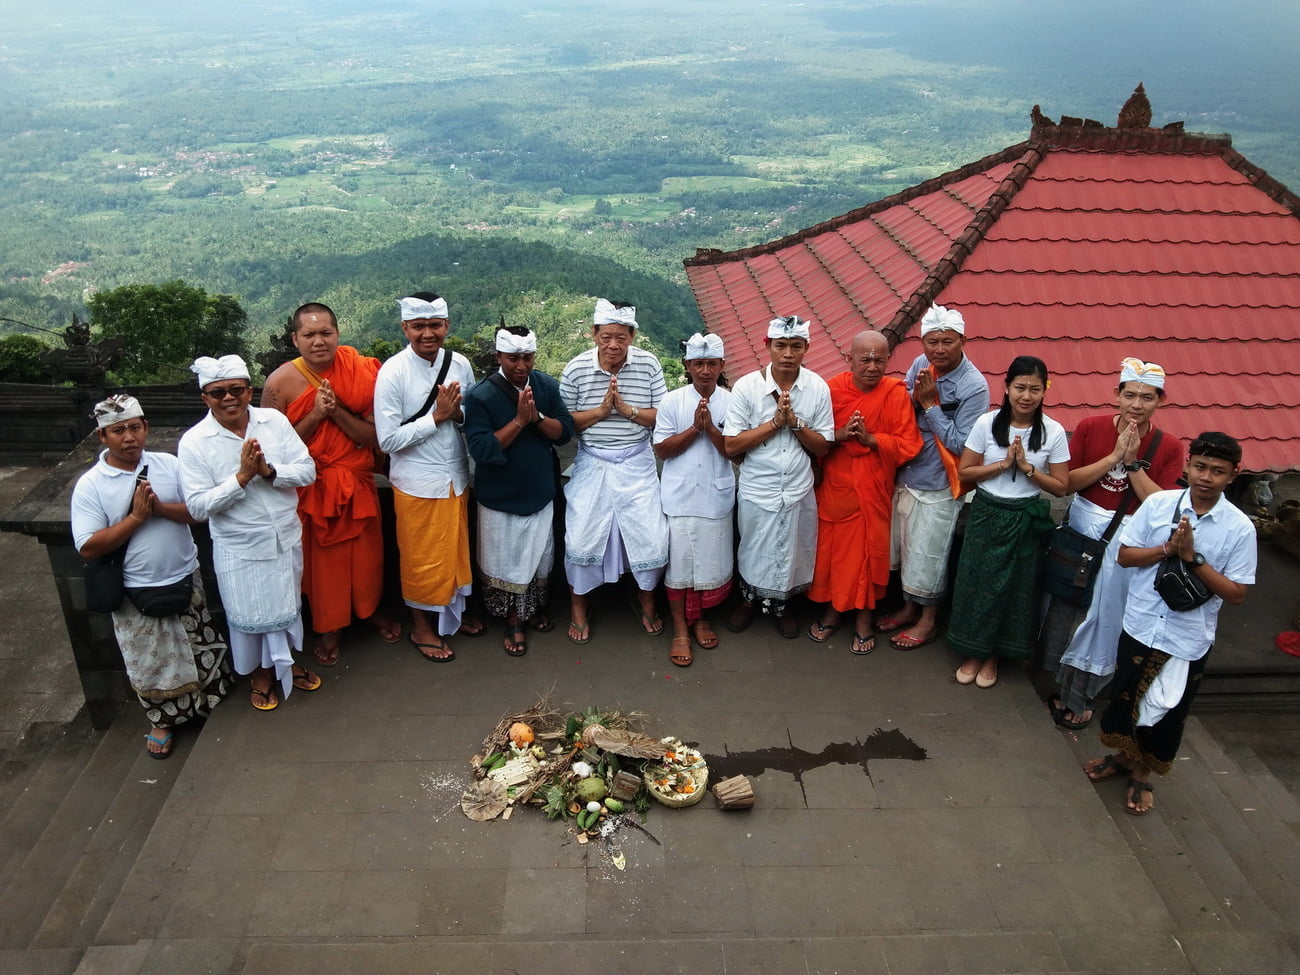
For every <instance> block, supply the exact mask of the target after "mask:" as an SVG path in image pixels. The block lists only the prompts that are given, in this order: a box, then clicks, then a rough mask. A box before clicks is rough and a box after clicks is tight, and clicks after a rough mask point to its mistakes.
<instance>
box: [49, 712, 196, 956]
mask: <svg viewBox="0 0 1300 975" xmlns="http://www.w3.org/2000/svg"><path fill="white" fill-rule="evenodd" d="M124 723H125V724H129V723H130V716H128V717H126V718H125V719H123V720H120V721H118V722H117V724H124ZM115 726H116V725H115ZM135 730H136V732H137V734H136V736H135V737H134V738H128V741H127V744H126V746H125V757H126V758H131V757H132V756H134V757H133V761H131V762H130V763H129V764H128V765H127V770H126V773H125V776H124V777H123V779H122V780H121V785H120V788H119V789H118V791H117V794H116V795H115V796H114V797H113V800H112V802H111V803H110V804H109V806H108V808H107V810H106V811H105V813H104V817H103V819H102V821H101V822H100V823H99V825H98V827H96V829H95V831H94V835H93V836H92V837H91V838H90V842H89V843H88V844H87V846H86V849H85V852H84V853H83V854H82V855H81V857H80V858H79V859H78V860H77V862H76V865H75V866H74V867H73V869H72V872H71V873H70V874H69V875H68V878H67V882H66V883H65V884H64V887H63V889H62V890H61V891H60V892H59V895H58V897H57V898H56V899H55V901H54V903H53V904H52V905H51V907H50V910H49V912H48V913H47V914H46V916H45V919H44V921H43V922H42V923H41V927H40V929H39V930H38V931H37V933H36V936H35V937H34V938H33V940H32V947H34V948H70V947H76V946H78V945H82V946H84V945H88V944H92V943H94V940H95V935H96V934H97V933H98V932H99V929H100V927H102V925H103V923H104V919H105V918H106V917H107V916H108V913H109V911H110V910H112V908H113V904H114V902H115V901H116V899H117V895H118V894H119V893H120V892H121V890H122V885H123V884H124V883H125V882H126V878H127V877H128V876H129V875H130V873H131V870H132V868H133V867H134V866H135V862H136V858H137V857H138V856H139V855H140V850H141V849H142V848H143V847H144V844H145V841H146V840H147V839H148V837H149V834H150V832H151V831H152V830H153V827H154V824H155V823H156V822H157V820H158V815H159V813H161V812H162V809H163V806H164V805H165V804H166V801H167V798H168V796H169V795H170V794H171V789H172V785H173V784H174V783H175V782H176V780H177V778H178V776H179V775H180V771H181V769H182V767H183V764H184V761H185V756H186V755H187V753H188V751H189V747H190V745H191V744H192V742H191V741H189V740H187V739H189V738H190V737H191V736H190V735H182V736H178V738H177V739H176V744H175V745H174V750H173V754H172V757H171V758H170V759H168V760H166V761H163V762H159V761H155V760H153V759H151V758H149V757H148V756H147V755H146V754H145V750H144V748H143V746H142V745H139V746H137V745H136V741H137V740H138V738H139V732H141V731H142V730H143V729H142V728H136V729H135ZM117 747H119V748H121V747H123V746H121V745H120V744H119V745H118V746H117Z"/></svg>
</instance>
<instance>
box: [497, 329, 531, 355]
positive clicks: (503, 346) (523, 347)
mask: <svg viewBox="0 0 1300 975" xmlns="http://www.w3.org/2000/svg"><path fill="white" fill-rule="evenodd" d="M497 351H498V352H504V353H506V354H507V355H528V354H529V353H530V352H536V351H537V333H536V332H529V333H528V334H527V335H516V334H515V333H514V332H509V331H506V329H504V328H499V329H497Z"/></svg>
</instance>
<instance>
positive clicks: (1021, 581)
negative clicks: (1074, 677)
mask: <svg viewBox="0 0 1300 975" xmlns="http://www.w3.org/2000/svg"><path fill="white" fill-rule="evenodd" d="M1050 511H1051V506H1050V505H1049V503H1048V501H1047V499H1046V498H1044V497H1042V496H1041V495H1040V496H1038V497H1033V498H1001V497H998V496H997V495H996V494H991V493H990V492H988V491H985V490H984V489H983V488H979V489H977V490H976V492H975V500H974V501H973V502H972V503H971V506H970V513H969V516H968V517H967V519H966V534H965V538H964V540H963V542H962V548H961V559H960V561H959V562H958V563H957V579H956V581H955V582H954V583H953V587H952V623H951V625H950V626H949V628H948V643H949V645H951V646H952V648H953V649H954V650H956V651H957V652H958V653H960V654H961V655H962V656H965V657H978V658H980V659H981V660H983V659H987V658H989V657H991V656H998V657H1001V658H1003V659H1007V660H1026V659H1028V657H1029V653H1030V650H1031V649H1032V648H1033V644H1034V631H1035V629H1036V623H1037V619H1038V598H1039V593H1038V563H1039V560H1040V559H1041V558H1042V557H1043V553H1044V551H1045V550H1046V548H1047V540H1048V537H1049V535H1050V533H1051V531H1052V519H1051V514H1050Z"/></svg>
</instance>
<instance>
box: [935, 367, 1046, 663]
mask: <svg viewBox="0 0 1300 975" xmlns="http://www.w3.org/2000/svg"><path fill="white" fill-rule="evenodd" d="M1047 386H1048V381H1047V366H1046V365H1044V364H1043V361H1042V360H1041V359H1037V358H1035V357H1033V356H1020V357H1018V358H1017V359H1015V361H1013V362H1012V363H1011V367H1010V368H1009V369H1007V379H1006V393H1005V395H1004V396H1003V397H1002V407H1001V408H1000V409H998V410H994V411H992V412H990V413H985V414H984V415H983V416H981V417H980V418H979V419H978V420H976V421H975V426H974V427H973V428H972V429H971V433H970V436H969V437H968V438H967V439H966V446H965V449H963V450H962V455H961V464H960V467H959V470H960V473H961V478H962V480H963V481H975V482H977V483H978V485H979V487H978V488H977V489H976V491H975V500H974V501H973V502H972V504H971V507H970V513H969V517H968V518H967V520H966V534H965V539H964V541H963V542H962V550H961V559H960V560H959V562H958V563H957V579H956V582H955V583H954V585H953V600H952V625H951V626H950V627H949V629H948V643H949V644H950V645H951V646H952V647H953V649H954V650H956V651H957V652H958V653H960V654H963V655H964V656H965V658H966V659H965V661H964V662H963V663H962V665H961V666H960V667H958V668H957V673H956V675H955V677H956V680H957V683H958V684H975V685H976V686H978V687H992V686H993V685H994V684H995V683H997V679H998V660H999V658H1005V659H1008V660H1024V659H1026V658H1028V656H1029V652H1030V649H1031V647H1032V646H1033V640H1034V623H1035V620H1036V617H1037V612H1038V561H1039V559H1040V558H1041V557H1042V554H1043V549H1044V548H1045V547H1046V545H1047V538H1048V535H1049V533H1050V532H1051V530H1052V520H1051V517H1050V515H1049V505H1048V502H1047V499H1046V498H1044V497H1043V496H1042V492H1044V491H1046V492H1047V493H1048V494H1052V495H1055V496H1056V497H1058V498H1059V497H1061V496H1062V495H1063V494H1065V491H1066V485H1067V484H1068V482H1069V460H1070V448H1069V446H1068V444H1067V442H1066V437H1065V428H1064V427H1062V426H1061V425H1060V424H1059V423H1057V422H1056V421H1055V420H1053V419H1051V418H1050V417H1046V416H1044V415H1043V397H1044V395H1045V394H1046V393H1047Z"/></svg>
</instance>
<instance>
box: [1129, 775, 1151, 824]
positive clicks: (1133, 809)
mask: <svg viewBox="0 0 1300 975" xmlns="http://www.w3.org/2000/svg"><path fill="white" fill-rule="evenodd" d="M1144 792H1149V793H1151V805H1149V806H1147V807H1146V808H1145V809H1143V808H1141V805H1140V804H1141V802H1142V793H1144ZM1155 798H1156V790H1155V789H1154V788H1152V786H1151V783H1150V782H1139V781H1138V780H1137V779H1129V780H1128V791H1127V792H1126V793H1124V811H1125V812H1126V813H1128V814H1129V815H1130V816H1145V815H1147V813H1149V812H1151V810H1152V809H1155V808H1156V803H1155Z"/></svg>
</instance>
